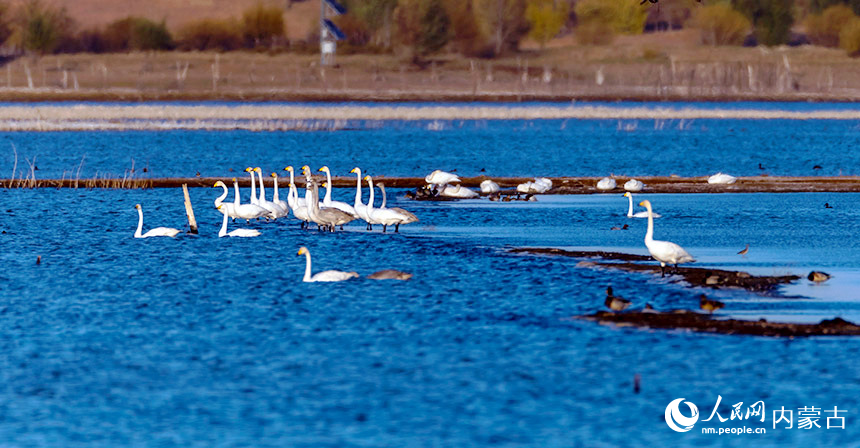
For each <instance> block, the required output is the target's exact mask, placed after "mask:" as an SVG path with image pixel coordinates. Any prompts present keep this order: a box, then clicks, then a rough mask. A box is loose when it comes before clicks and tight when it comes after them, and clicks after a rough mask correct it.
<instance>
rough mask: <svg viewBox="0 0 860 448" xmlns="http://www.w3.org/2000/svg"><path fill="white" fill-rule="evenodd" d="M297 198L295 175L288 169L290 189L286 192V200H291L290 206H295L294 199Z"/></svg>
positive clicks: (296, 199)
mask: <svg viewBox="0 0 860 448" xmlns="http://www.w3.org/2000/svg"><path fill="white" fill-rule="evenodd" d="M298 200H299V192H298V190H297V189H296V177H295V176H294V175H293V172H292V171H290V191H289V192H288V193H287V202H291V204H290V207H293V208H296V201H298Z"/></svg>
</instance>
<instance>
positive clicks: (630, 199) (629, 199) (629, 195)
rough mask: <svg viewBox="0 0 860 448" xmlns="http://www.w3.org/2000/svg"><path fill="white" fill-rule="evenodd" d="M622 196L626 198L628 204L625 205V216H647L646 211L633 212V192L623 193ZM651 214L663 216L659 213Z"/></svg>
mask: <svg viewBox="0 0 860 448" xmlns="http://www.w3.org/2000/svg"><path fill="white" fill-rule="evenodd" d="M624 197H625V198H627V202H628V205H627V217H628V218H647V217H648V212H647V211H644V212H638V213H633V193H630V192H627V193H624ZM652 216H654V217H655V218H662V217H663V216H662V215H660V214H659V213H652Z"/></svg>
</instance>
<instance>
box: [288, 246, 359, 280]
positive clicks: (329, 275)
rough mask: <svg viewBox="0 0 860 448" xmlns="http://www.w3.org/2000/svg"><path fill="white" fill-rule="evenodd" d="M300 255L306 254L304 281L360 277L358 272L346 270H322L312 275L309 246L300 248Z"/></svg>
mask: <svg viewBox="0 0 860 448" xmlns="http://www.w3.org/2000/svg"><path fill="white" fill-rule="evenodd" d="M299 255H304V256H305V276H304V278H302V281H303V282H342V281H344V280H349V279H351V278H355V277H358V273H357V272H344V271H322V272H317V273H316V274H314V275H311V253H310V251H308V248H307V247H305V246H302V247H300V248H299Z"/></svg>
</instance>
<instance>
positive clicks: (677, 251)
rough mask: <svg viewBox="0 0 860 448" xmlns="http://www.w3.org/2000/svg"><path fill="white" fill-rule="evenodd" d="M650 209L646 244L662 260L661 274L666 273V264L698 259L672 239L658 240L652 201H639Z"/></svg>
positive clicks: (676, 265)
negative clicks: (655, 231)
mask: <svg viewBox="0 0 860 448" xmlns="http://www.w3.org/2000/svg"><path fill="white" fill-rule="evenodd" d="M639 205H641V206H643V207H645V208H646V209H647V210H648V231H647V232H646V233H645V246H646V247H647V248H648V252H649V253H650V254H651V256H652V257H654V259H655V260H657V261H659V262H660V276H661V277H662V276H664V275H666V265H667V264H669V265H672V266H674V267H675V271H677V270H678V265H679V264H681V263H692V262H694V261H696V260H695V259H694V258H693V257H692V256H691V255H690V254H688V253H687V251H686V250H684V248H683V247H681V246H679V245H677V244H675V243H673V242H671V241H657V240H655V239H654V238H653V237H654V217H653V212H652V211H651V201H648V200H645V201H642V202H640V203H639Z"/></svg>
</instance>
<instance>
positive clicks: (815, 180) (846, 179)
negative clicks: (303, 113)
mask: <svg viewBox="0 0 860 448" xmlns="http://www.w3.org/2000/svg"><path fill="white" fill-rule="evenodd" d="M283 174H286V173H283ZM235 177H236V178H237V180H238V182H239V185H240V186H248V185H250V181H249V179H248V177H247V176H246V174H245V173H244V172H241V171H237V172H235ZM612 178H613V179H615V180H616V182H617V184H618V185H623V184H624V182H626V181H627V180H628V179H631V178H630V177H627V176H612ZM461 179H462V183H461V185H463V186H465V187H470V188H478V187H479V186H480V184H481V182H482V181H484V180H486V179H492V180H494V181H495V182H497V183H498V184H499V185H500V186H501V187H502V188H503V189H506V190H508V192H509V193H515V191H513V190H514V189H515V188H516V186H517V185H518V184H521V183H523V182H528V181H531V180H534V178H533V177H491V176H477V177H462V178H461ZM550 179H551V180H552V182H553V186H554V188H553V189H551V190H550V191H549V192H547V193H546V194H622V193H624V189H623V188H621V187H619V188H615V189H613V190H609V191H601V190H598V189H597V188H596V184H597V181H599V180H600V179H601V177H551V178H550ZM636 179H638V180H641V181H642V182H644V183H645V185H646V186H645V188H644V189H643V190H642V191H641V192H640V193H645V194H650V193H815V192H829V193H852V192H860V176H832V177H823V176H821V177H819V176H805V177H800V176H752V177H739V178H738V181H737V182H736V183H734V184H731V185H714V184H708V182H707V177H705V176H700V177H676V176H644V177H637V178H636ZM219 180H220V181H224V182H227V183H228V185H229V184H231V183H232V177H171V178H147V177H125V178H116V177H110V178H108V177H100V178H90V179H36V180H35V181H33V180H21V179H15V180H14V181H12V180H11V179H0V188H18V187H25V188H178V187H181V186H182V184H187V185H188V186H189V187H211V186H212V185H214V184H215V182H216V181H219ZM375 180H376V181H377V182H384V183H385V185H386V187H389V188H419V187H421V186H423V185H425V182H424V178H421V177H386V176H379V177H375ZM288 184H289V181H288V180H287V179H284V178H280V179H279V184H278V185H279V186H281V187H287V186H288ZM332 184H333V186H334V187H335V188H355V177H354V176H339V177H333V178H332ZM123 185H124V186H123ZM296 185H297V186H299V187H303V186H304V179H296ZM504 193H505V192H503V194H504ZM538 197H539V196H538Z"/></svg>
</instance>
